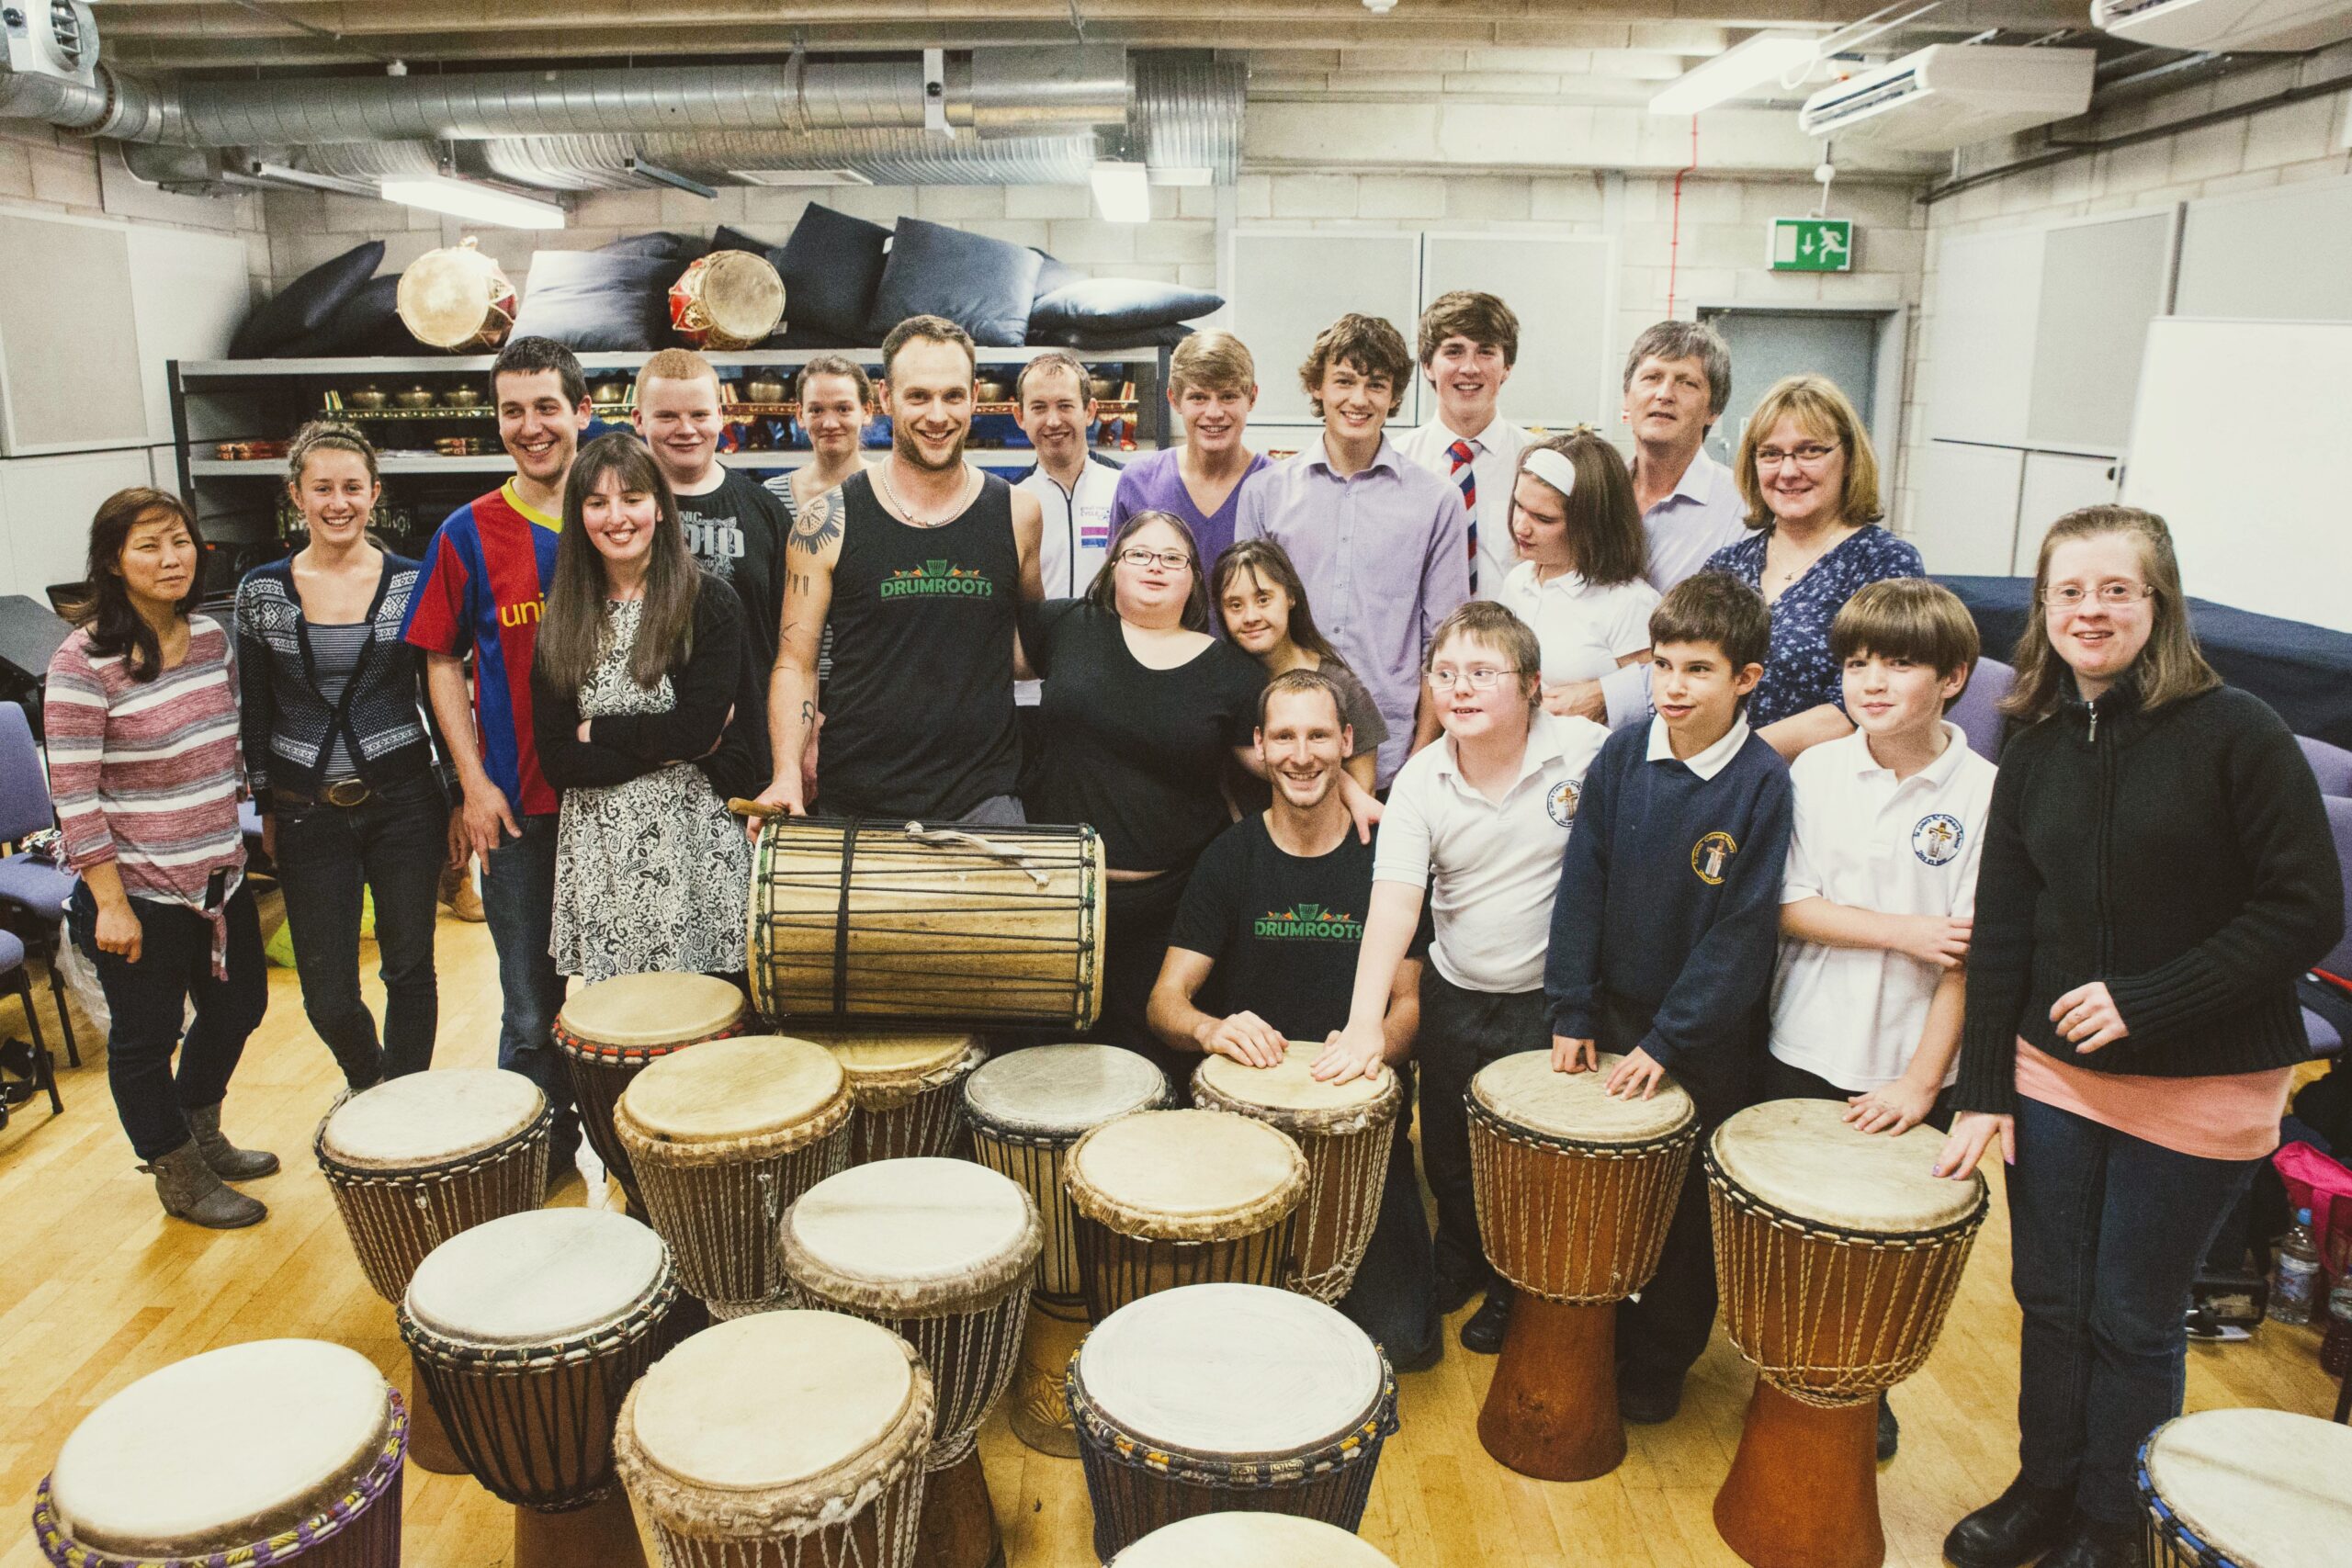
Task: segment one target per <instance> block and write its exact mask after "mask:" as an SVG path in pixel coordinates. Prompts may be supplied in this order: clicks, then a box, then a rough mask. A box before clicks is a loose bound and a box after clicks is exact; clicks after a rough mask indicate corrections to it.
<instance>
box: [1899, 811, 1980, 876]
mask: <svg viewBox="0 0 2352 1568" xmlns="http://www.w3.org/2000/svg"><path fill="white" fill-rule="evenodd" d="M1967 836H1968V830H1967V829H1965V828H1962V826H1961V825H1960V818H1957V817H1954V816H1952V815H1951V813H1950V812H1945V811H1939V812H1936V813H1934V814H1933V815H1932V816H1928V817H1922V818H1919V825H1918V826H1917V827H1916V828H1914V829H1911V852H1912V853H1913V854H1915V855H1917V856H1918V857H1919V860H1920V863H1922V864H1924V865H1944V864H1948V863H1950V862H1951V859H1952V857H1953V856H1955V855H1957V854H1959V853H1960V846H1961V841H1962V840H1963V839H1965V838H1966V837H1967Z"/></svg>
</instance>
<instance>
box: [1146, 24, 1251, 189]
mask: <svg viewBox="0 0 2352 1568" xmlns="http://www.w3.org/2000/svg"><path fill="white" fill-rule="evenodd" d="M1135 72H1136V107H1135V115H1134V117H1133V120H1132V125H1133V129H1134V138H1135V141H1136V143H1137V145H1136V151H1137V152H1141V153H1142V154H1143V161H1144V162H1145V163H1146V164H1149V165H1150V166H1151V167H1152V168H1153V169H1154V170H1160V169H1206V170H1208V171H1209V177H1210V179H1211V181H1212V182H1213V183H1215V184H1217V185H1231V184H1233V183H1234V182H1235V181H1236V180H1238V179H1239V178H1240V177H1241V115H1242V109H1243V107H1244V105H1245V104H1246V102H1247V101H1248V98H1249V96H1250V67H1249V66H1248V65H1246V64H1244V63H1242V62H1239V61H1232V60H1218V59H1217V58H1216V56H1214V55H1212V54H1209V53H1207V52H1206V51H1195V50H1163V51H1155V52H1153V53H1149V54H1138V55H1137V56H1136V62H1135Z"/></svg>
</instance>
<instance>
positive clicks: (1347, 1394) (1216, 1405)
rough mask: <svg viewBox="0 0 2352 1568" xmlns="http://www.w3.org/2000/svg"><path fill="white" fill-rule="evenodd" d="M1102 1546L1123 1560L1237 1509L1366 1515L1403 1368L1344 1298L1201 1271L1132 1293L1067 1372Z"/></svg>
mask: <svg viewBox="0 0 2352 1568" xmlns="http://www.w3.org/2000/svg"><path fill="white" fill-rule="evenodd" d="M1069 1409H1070V1418H1071V1420H1072V1421H1073V1422H1074V1423H1075V1424H1076V1425H1077V1427H1078V1441H1079V1458H1080V1461H1082V1462H1083V1463H1084V1465H1085V1467H1086V1495H1087V1496H1088V1498H1089V1499H1090V1500H1091V1502H1092V1503H1093V1505H1094V1554H1095V1555H1096V1556H1097V1557H1099V1558H1101V1559H1103V1561H1104V1562H1109V1561H1110V1560H1111V1559H1112V1558H1114V1557H1115V1556H1117V1555H1118V1554H1119V1553H1120V1552H1121V1551H1125V1550H1126V1548H1127V1547H1128V1546H1130V1545H1132V1544H1133V1543H1134V1542H1136V1541H1137V1540H1141V1539H1142V1538H1143V1537H1145V1536H1147V1535H1149V1534H1150V1533H1151V1532H1152V1531H1154V1530H1156V1529H1160V1528H1161V1527H1162V1526H1164V1525H1167V1524H1169V1523H1170V1522H1171V1521H1173V1520H1176V1519H1181V1518H1186V1517H1191V1516H1192V1515H1194V1514H1210V1513H1216V1512H1220V1511H1223V1510H1227V1509H1245V1510H1252V1511H1258V1512H1265V1513H1280V1514H1299V1515H1303V1516H1305V1517H1308V1518H1313V1519H1320V1520H1322V1521H1323V1522H1324V1523H1326V1524H1329V1525H1335V1526H1337V1527H1339V1528H1340V1529H1348V1530H1352V1529H1355V1528H1356V1526H1357V1524H1358V1523H1359V1522H1361V1521H1362V1519H1363V1508H1364V1501H1365V1499H1366V1498H1368V1497H1369V1496H1370V1495H1372V1477H1373V1472H1374V1470H1375V1469H1377V1468H1378V1466H1379V1464H1380V1448H1381V1445H1382V1444H1383V1443H1384V1442H1385V1441H1386V1440H1387V1439H1388V1438H1389V1436H1390V1434H1392V1433H1394V1432H1395V1431H1396V1430H1397V1383H1396V1380H1395V1379H1394V1378H1393V1377H1391V1376H1390V1375H1389V1371H1388V1360H1387V1358H1386V1357H1385V1356H1383V1355H1382V1354H1381V1353H1380V1347H1378V1346H1377V1345H1374V1343H1373V1342H1372V1339H1371V1337H1370V1336H1368V1335H1366V1334H1365V1333H1364V1331H1363V1329H1361V1328H1358V1327H1357V1326H1356V1325H1354V1324H1352V1323H1350V1322H1349V1321H1348V1320H1347V1319H1346V1318H1345V1317H1342V1316H1341V1315H1340V1313H1339V1312H1338V1310H1337V1309H1335V1308H1332V1307H1329V1306H1326V1305H1324V1304H1323V1303H1321V1302H1318V1301H1316V1300H1314V1299H1313V1298H1311V1297H1308V1296H1302V1295H1300V1294H1298V1293H1297V1292H1294V1291H1280V1290H1272V1289H1269V1288H1267V1287H1265V1286H1262V1285H1190V1286H1182V1287H1179V1288H1177V1289H1175V1290H1170V1291H1162V1292H1159V1293H1158V1294H1156V1295H1150V1296H1146V1297H1144V1298H1143V1299H1142V1300H1140V1301H1136V1302H1131V1303H1128V1304H1127V1305H1125V1306H1124V1307H1121V1308H1120V1309H1119V1310H1118V1311H1117V1312H1114V1313H1113V1314H1111V1315H1110V1316H1108V1317H1106V1318H1104V1319H1103V1321H1102V1322H1100V1323H1098V1324H1096V1325H1095V1326H1094V1332H1093V1333H1091V1334H1090V1335H1088V1336H1087V1337H1086V1343H1085V1344H1084V1345H1082V1346H1080V1348H1079V1352H1078V1357H1077V1359H1075V1360H1073V1361H1072V1362H1071V1363H1070V1371H1069Z"/></svg>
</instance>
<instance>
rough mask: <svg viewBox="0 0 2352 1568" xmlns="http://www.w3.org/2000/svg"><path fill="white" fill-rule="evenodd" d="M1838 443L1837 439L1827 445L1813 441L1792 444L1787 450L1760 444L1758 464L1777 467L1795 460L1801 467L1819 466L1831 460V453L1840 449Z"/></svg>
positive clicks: (1757, 456) (1759, 465)
mask: <svg viewBox="0 0 2352 1568" xmlns="http://www.w3.org/2000/svg"><path fill="white" fill-rule="evenodd" d="M1836 450H1838V443H1837V442H1835V441H1832V442H1830V443H1829V444H1828V445H1827V446H1824V445H1822V444H1821V443H1820V442H1818V441H1813V442H1808V443H1806V444H1805V445H1804V446H1792V447H1790V448H1789V449H1788V450H1787V451H1785V452H1783V451H1781V449H1780V448H1779V447H1778V446H1758V448H1757V449H1756V466H1757V467H1758V468H1779V467H1780V466H1781V464H1782V463H1789V462H1793V463H1795V464H1796V466H1797V467H1798V468H1819V467H1821V465H1822V464H1824V463H1826V462H1827V461H1829V454H1831V453H1832V452H1835V451H1836Z"/></svg>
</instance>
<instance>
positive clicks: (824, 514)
mask: <svg viewBox="0 0 2352 1568" xmlns="http://www.w3.org/2000/svg"><path fill="white" fill-rule="evenodd" d="M841 536H842V492H841V491H839V490H838V489H835V490H829V491H826V492H825V493H824V494H822V495H820V496H819V497H817V498H816V499H815V500H814V501H811V502H809V504H808V505H806V506H804V507H802V508H801V509H800V513H799V515H798V516H797V517H795V518H794V519H793V520H792V540H791V543H792V547H793V548H794V549H796V550H806V551H807V552H808V553H809V554H810V555H812V556H813V555H822V554H823V553H824V551H825V549H826V547H828V546H830V545H831V544H833V543H834V542H835V541H836V540H838V539H839V538H840V537H841Z"/></svg>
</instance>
